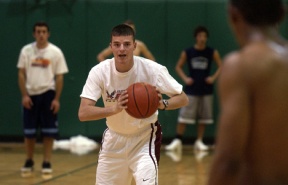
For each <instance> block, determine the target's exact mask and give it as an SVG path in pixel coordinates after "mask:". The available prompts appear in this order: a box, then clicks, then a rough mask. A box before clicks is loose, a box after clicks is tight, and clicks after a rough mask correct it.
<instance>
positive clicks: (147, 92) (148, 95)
mask: <svg viewBox="0 0 288 185" xmlns="http://www.w3.org/2000/svg"><path fill="white" fill-rule="evenodd" d="M143 85H144V87H145V90H146V95H147V99H148V108H147V110H146V114H145V116H146V115H147V114H148V113H149V110H150V93H149V90H148V87H147V86H146V84H145V83H143Z"/></svg>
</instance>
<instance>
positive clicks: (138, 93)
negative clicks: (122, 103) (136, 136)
mask: <svg viewBox="0 0 288 185" xmlns="http://www.w3.org/2000/svg"><path fill="white" fill-rule="evenodd" d="M127 92H128V95H129V96H128V103H127V105H128V107H127V109H125V110H126V112H127V113H128V114H129V115H130V116H132V117H135V118H138V119H143V118H148V117H150V116H151V115H153V114H154V113H155V111H156V110H157V109H158V106H159V97H158V93H157V91H156V90H155V87H154V86H152V85H150V84H149V83H144V82H136V83H134V84H131V85H130V86H129V87H128V88H127ZM150 101H151V102H150Z"/></svg>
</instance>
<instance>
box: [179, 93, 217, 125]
mask: <svg viewBox="0 0 288 185" xmlns="http://www.w3.org/2000/svg"><path fill="white" fill-rule="evenodd" d="M188 98H189V104H188V105H187V106H185V107H182V108H181V109H180V111H179V116H178V122H179V123H186V124H195V123H196V119H198V122H199V123H201V124H212V123H213V95H205V96H192V95H188Z"/></svg>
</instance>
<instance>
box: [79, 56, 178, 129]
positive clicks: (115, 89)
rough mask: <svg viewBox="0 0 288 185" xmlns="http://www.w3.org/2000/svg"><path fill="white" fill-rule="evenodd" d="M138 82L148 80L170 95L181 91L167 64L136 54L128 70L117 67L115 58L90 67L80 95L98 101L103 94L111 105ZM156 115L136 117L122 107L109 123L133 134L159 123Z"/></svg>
mask: <svg viewBox="0 0 288 185" xmlns="http://www.w3.org/2000/svg"><path fill="white" fill-rule="evenodd" d="M136 82H146V83H149V84H151V85H153V86H156V87H157V88H158V89H159V91H160V92H161V93H162V94H166V95H168V96H172V95H175V94H180V93H181V92H182V85H181V84H179V83H178V82H177V81H176V80H175V79H174V78H173V77H172V76H171V75H170V74H169V72H168V70H167V68H166V67H165V66H162V65H160V64H158V63H156V62H153V61H150V60H148V59H145V58H142V57H137V56H134V65H133V67H132V69H130V70H129V71H128V72H125V73H120V72H118V71H117V70H116V67H115V60H114V58H112V59H107V60H105V61H103V62H100V63H99V64H98V65H96V66H94V67H93V68H92V69H91V70H90V73H89V75H88V78H87V80H86V84H85V85H84V87H83V91H82V94H81V95H80V97H82V98H88V99H91V100H95V101H97V100H98V99H99V98H100V97H101V96H102V99H103V102H104V105H105V107H107V106H112V105H114V104H116V103H117V98H118V97H119V95H120V94H121V92H122V91H124V90H126V89H127V88H128V86H129V85H131V84H133V83H136ZM157 117H158V111H156V112H155V114H153V115H152V116H151V117H149V118H146V119H136V118H133V117H131V116H130V115H129V114H127V113H126V111H125V110H123V111H121V112H120V113H118V114H115V115H113V116H109V117H107V118H106V124H107V126H108V127H109V129H111V130H112V131H114V132H117V133H120V134H134V133H137V132H139V131H141V130H143V129H144V128H147V126H150V124H151V123H154V122H156V121H157V119H158V118H157Z"/></svg>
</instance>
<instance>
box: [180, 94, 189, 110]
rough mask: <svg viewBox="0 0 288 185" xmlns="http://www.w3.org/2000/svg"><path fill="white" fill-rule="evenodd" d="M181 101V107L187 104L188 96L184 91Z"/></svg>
mask: <svg viewBox="0 0 288 185" xmlns="http://www.w3.org/2000/svg"><path fill="white" fill-rule="evenodd" d="M181 102H182V106H183V107H184V106H187V105H188V104H189V98H188V96H187V95H186V94H185V93H184V92H182V101H181Z"/></svg>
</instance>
